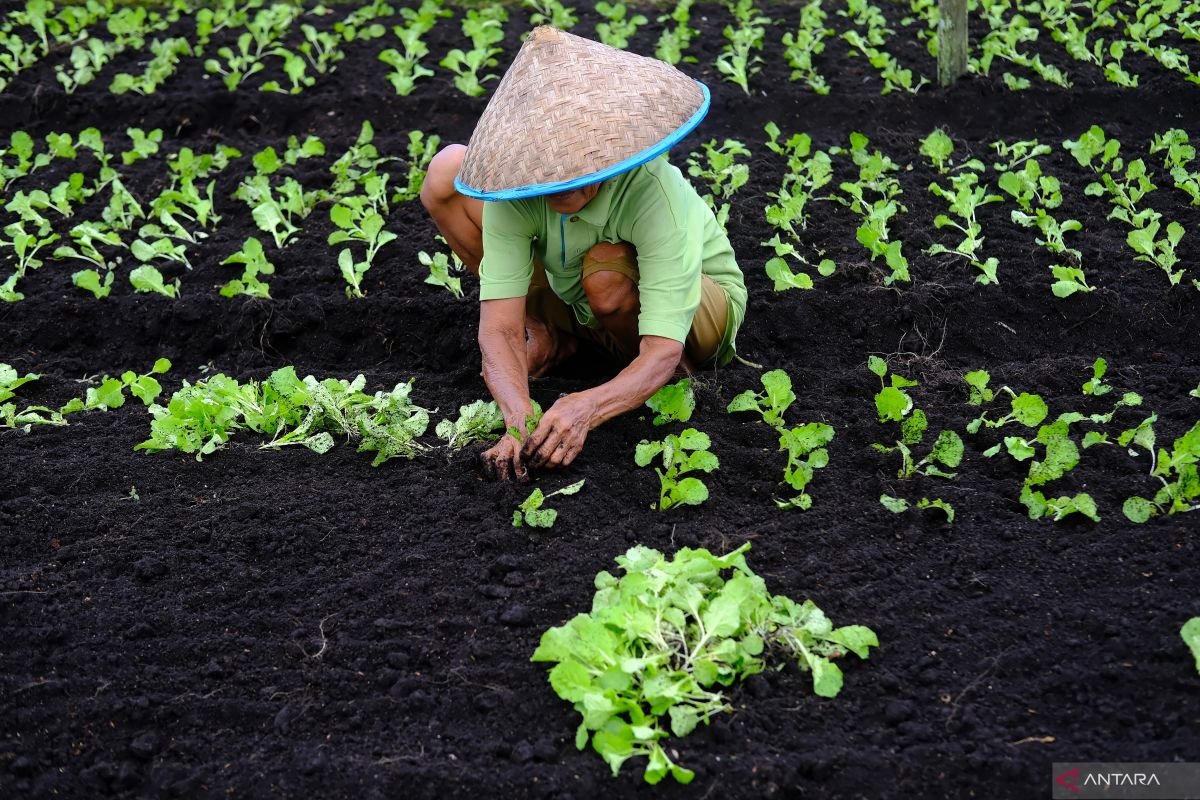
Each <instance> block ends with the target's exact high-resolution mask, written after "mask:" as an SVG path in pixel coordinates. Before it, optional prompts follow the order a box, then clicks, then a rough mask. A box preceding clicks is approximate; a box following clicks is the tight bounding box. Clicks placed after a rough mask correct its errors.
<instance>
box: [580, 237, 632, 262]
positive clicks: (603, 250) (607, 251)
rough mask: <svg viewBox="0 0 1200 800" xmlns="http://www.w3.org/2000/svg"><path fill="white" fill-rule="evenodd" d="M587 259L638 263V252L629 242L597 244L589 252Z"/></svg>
mask: <svg viewBox="0 0 1200 800" xmlns="http://www.w3.org/2000/svg"><path fill="white" fill-rule="evenodd" d="M587 258H589V259H591V260H592V261H599V262H601V263H603V262H606V261H636V260H637V251H636V250H634V248H633V245H631V244H629V243H628V242H597V243H596V244H594V245H592V247H591V249H590V250H588V251H587Z"/></svg>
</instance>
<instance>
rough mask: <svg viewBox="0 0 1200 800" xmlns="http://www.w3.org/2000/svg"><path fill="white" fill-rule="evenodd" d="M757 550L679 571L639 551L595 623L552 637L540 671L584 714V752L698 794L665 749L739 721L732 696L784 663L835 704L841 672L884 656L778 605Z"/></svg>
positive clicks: (681, 566)
mask: <svg viewBox="0 0 1200 800" xmlns="http://www.w3.org/2000/svg"><path fill="white" fill-rule="evenodd" d="M749 547H750V545H749V544H745V545H742V546H741V547H739V548H738V549H737V550H735V551H733V552H731V553H729V554H727V555H725V556H720V557H717V556H714V555H712V554H711V553H710V552H709V551H707V550H692V549H690V548H683V549H682V550H680V551H679V552H678V553H676V554H675V555H674V557H673V558H671V559H667V558H666V557H665V556H663V554H662V553H660V552H658V551H656V550H651V549H649V548H647V547H642V546H638V547H634V548H632V549H630V550H629V551H627V552H626V553H625V554H624V555H623V556H618V557H617V559H616V561H617V564H618V565H619V566H620V567H621V569H622V570H623V571H624V573H625V574H624V575H623V576H622V577H620V578H617V577H615V576H613V575H611V574H609V573H608V572H601V573H599V574H598V575H597V576H596V579H595V585H596V594H595V597H594V598H592V601H591V611H590V612H588V613H584V614H578V615H576V616H575V617H574V618H573V619H571V620H570V621H569V622H568V623H566V624H565V625H562V626H560V627H556V628H551V629H549V630H547V631H546V632H545V633H544V634H542V638H541V642H540V643H539V645H538V648H537V650H536V651H535V652H534V654H533V657H532V660H533V661H538V662H543V661H544V662H552V663H554V668H553V669H551V670H550V675H549V679H550V685H551V687H552V688H553V689H554V692H555V693H556V694H557V695H558V696H559V697H561V698H562V699H564V700H566V701H567V702H569V703H572V704H573V705H574V707H575V710H576V711H578V712H579V713H580V715H581V717H582V719H581V722H580V725H579V727H578V729H577V730H576V733H575V745H576V747H578V748H579V749H580V750H582V749H583V748H584V747H586V746H587V745H588V743H589V742H591V745H592V749H593V750H594V751H595V752H596V753H597V754H598V755H600V756H601V757H602V758H603V759H604V760H605V762H607V763H608V765H609V766H610V767H611V768H612V771H613V775H614V776H615V775H617V774H618V773H619V772H620V769H621V765H622V764H624V763H625V762H626V761H627V760H628V759H630V758H633V757H639V756H646V757H647V758H648V759H649V762H648V763H647V765H646V768H645V772H644V773H643V777H644V779H645V780H646V782H647V783H650V784H656V783H659V782H660V781H662V780H663V779H664V778H665V777H666V776H667V775H671V776H672V777H673V778H674V779H675V780H676V781H677V782H679V783H689V782H690V781H691V780H692V778H693V777H694V773H693V772H692V771H691V770H688V769H685V768H684V767H681V766H679V765H678V764H675V763H674V762H673V761H672V760H671V758H670V757H669V756H668V755H667V748H666V747H664V740H665V739H667V737H668V736H669V735H671V734H674V735H675V736H686V735H688V734H689V733H691V732H692V731H693V730H695V729H696V727H697V726H698V725H700V724H701V723H703V724H705V725H707V724H708V723H709V721H710V720H711V718H712V717H713V716H715V715H716V714H719V713H722V712H730V711H732V710H733V707H732V706H731V705H730V704H729V703H728V702H727V701H726V699H725V697H724V695H723V694H722V693H721V689H722V687H726V686H731V685H733V684H734V683H736V682H738V681H741V680H744V679H745V678H747V677H749V676H750V675H753V674H756V673H759V672H762V671H764V670H766V669H767V668H768V667H770V666H773V664H772V663H770V662H771V661H774V660H777V659H778V658H779V657H780V656H781V655H782V656H783V657H785V658H786V659H787V660H789V661H793V662H794V663H795V664H796V665H797V666H798V667H799V668H800V669H801V670H804V671H806V672H808V673H810V675H811V677H812V682H813V690H814V692H815V693H816V694H817V695H818V696H821V697H835V696H836V695H837V694H838V693H839V692H840V691H841V688H842V682H843V677H842V671H841V670H840V669H839V668H838V666H837V665H836V664H835V663H834V661H835V660H836V659H837V658H840V657H841V656H843V655H845V654H846V653H851V652H852V653H854V654H855V655H857V656H858V657H859V658H864V659H865V658H867V657H868V656H869V655H870V648H872V647H878V646H879V639H878V637H877V636H876V635H875V633H874V632H873V631H872V630H871V629H870V628H866V627H863V626H861V625H850V626H846V627H842V628H834V627H833V624H832V623H831V622H830V621H829V618H828V617H827V616H825V614H824V613H823V612H822V611H821V610H820V609H819V608H817V606H816V605H814V604H813V602H812V601H811V600H806V601H805V602H804V603H803V604H800V603H796V602H794V601H792V600H791V599H789V598H787V597H784V596H782V595H774V596H772V595H771V593H770V592H769V591H768V590H767V587H766V583H765V582H764V581H763V579H762V578H760V577H759V576H758V575H756V574H755V573H754V572H753V571H752V570H751V569H750V567H749V566H748V565H747V564H746V560H745V556H744V554H745V552H746V551H747V550H748V549H749Z"/></svg>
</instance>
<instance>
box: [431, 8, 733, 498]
mask: <svg viewBox="0 0 1200 800" xmlns="http://www.w3.org/2000/svg"><path fill="white" fill-rule="evenodd" d="M708 102H709V100H708V90H707V89H706V88H705V87H704V86H703V85H702V84H700V83H698V82H697V81H694V80H692V79H691V78H688V77H687V76H685V75H683V74H682V73H680V72H678V71H677V70H675V69H673V68H672V67H670V66H668V65H667V64H665V63H663V62H661V61H657V60H655V59H651V58H644V57H642V56H637V55H633V54H631V53H626V52H624V51H621V50H616V49H614V48H611V47H608V46H606V45H603V44H600V43H598V42H593V41H590V40H588V39H583V38H580V37H578V36H574V35H572V34H569V33H564V32H562V31H559V30H557V29H555V28H550V27H540V28H537V29H535V30H534V31H533V33H532V34H531V35H530V36H529V38H528V39H527V40H526V42H525V44H524V45H523V46H522V47H521V50H520V52H519V53H518V54H517V57H516V59H515V60H514V61H513V64H512V66H511V67H510V68H509V70H508V72H507V73H506V74H505V75H504V78H503V79H502V80H501V81H500V84H499V85H498V86H497V88H496V93H495V95H494V96H493V97H492V99H491V101H490V102H489V103H488V105H487V108H486V109H485V110H484V112H483V116H482V117H480V119H479V122H478V124H477V126H476V128H475V132H474V133H473V134H472V135H471V140H470V142H469V144H468V145H467V146H466V147H464V146H462V145H450V146H448V147H446V148H444V149H443V150H442V151H441V152H439V153H438V154H437V156H435V157H434V159H433V161H432V162H431V163H430V165H429V171H428V175H427V177H426V178H425V183H424V186H423V187H422V188H421V200H422V202H423V203H424V205H425V208H426V209H428V211H429V213H430V215H431V216H432V217H433V220H434V222H435V223H436V224H437V227H438V230H440V231H441V232H442V235H443V236H445V238H446V241H447V242H448V243H449V244H450V247H451V248H452V249H453V250H454V252H455V253H457V254H458V256H459V258H461V259H462V260H463V262H464V263H465V264H466V265H467V268H468V269H470V271H471V272H472V273H473V274H475V275H477V276H478V277H479V299H480V306H479V349H480V351H481V353H482V356H483V378H484V381H485V382H486V383H487V386H488V389H489V390H490V391H491V393H492V396H493V397H494V398H495V399H496V402H497V404H499V406H500V409H501V410H502V411H503V413H504V419H505V421H506V423H507V425H508V426H509V428H510V429H512V428H514V427H515V428H516V429H518V430H520V431H521V432H522V434H524V433H525V426H526V419H527V418H528V417H529V415H530V413H531V408H532V407H531V405H530V399H529V378H530V377H539V376H542V375H545V374H546V373H547V372H549V371H550V370H551V369H552V368H553V367H554V366H555V365H556V364H558V363H559V362H561V361H562V360H563V359H565V358H567V357H568V356H570V355H571V354H572V353H574V352H575V349H576V346H577V343H578V340H579V339H586V340H589V341H592V342H595V343H597V344H599V345H601V346H602V347H603V348H605V349H606V350H607V351H609V352H610V353H612V354H613V355H614V356H616V357H617V358H619V359H621V360H622V361H624V362H628V366H626V367H625V368H624V370H622V371H621V373H620V374H618V375H617V376H616V377H615V378H613V379H612V380H610V381H608V382H607V383H603V384H600V385H599V386H596V387H595V388H592V389H588V390H586V391H581V392H575V393H573V394H568V395H564V396H562V397H561V398H560V399H559V400H558V401H557V402H556V403H555V404H554V405H553V406H552V407H551V408H550V409H549V410H547V411H546V413H545V416H543V417H542V420H541V422H540V423H539V424H538V426H537V428H536V430H535V431H534V432H533V433H532V434H530V435H528V436H523V444H522V441H521V440H519V439H517V438H515V437H514V436H512V435H505V436H504V438H502V439H501V440H500V441H499V442H498V443H497V444H496V445H495V446H494V447H492V448H491V449H490V450H488V451H487V452H486V453H484V454H483V462H484V471H485V472H486V473H487V474H488V476H489V477H493V478H502V479H509V478H517V479H522V480H523V479H525V478H526V465H529V466H532V467H558V466H565V465H567V464H570V463H571V462H572V461H573V460H574V459H575V457H576V456H578V455H579V453H580V451H581V450H582V449H583V444H584V441H585V440H586V439H587V435H588V432H589V431H591V429H592V428H595V427H596V426H598V425H600V424H601V423H603V422H605V421H607V420H609V419H612V418H613V417H615V416H617V415H618V414H623V413H624V412H626V411H630V410H632V409H635V408H638V407H639V406H641V405H642V404H643V403H644V402H645V401H646V400H647V399H648V398H649V397H650V396H651V395H653V394H654V393H655V392H656V391H658V390H659V389H660V388H661V387H662V386H663V385H664V384H665V383H667V382H668V381H669V380H671V378H672V377H673V376H674V375H675V374H676V372H677V371H690V370H691V369H693V368H695V367H700V366H723V365H725V364H727V363H728V362H729V361H730V359H731V358H733V355H734V337H735V336H736V335H737V331H738V327H739V326H740V325H741V322H742V318H743V316H744V314H745V309H746V288H745V284H744V283H743V281H742V273H741V270H740V269H738V266H737V263H736V261H735V260H734V255H733V249H732V248H731V247H730V244H729V239H728V237H727V236H726V235H725V232H724V231H723V230H722V229H721V227H720V226H719V225H718V224H717V221H716V219H715V217H714V216H713V213H712V211H711V209H709V207H708V205H707V204H706V203H705V202H704V201H703V200H702V199H701V197H700V196H699V195H698V194H696V191H695V189H693V188H692V186H691V184H689V183H688V181H687V179H686V178H684V177H683V175H682V174H681V173H680V171H679V170H678V169H677V168H675V167H674V166H672V165H670V164H669V163H668V162H667V158H666V155H665V153H666V151H667V149H668V148H670V147H671V146H672V145H673V144H675V143H676V142H677V141H679V140H680V139H681V138H683V136H684V135H686V134H687V133H688V132H690V131H691V130H692V129H693V128H694V127H695V126H696V125H697V124H698V123H699V122H700V120H701V119H702V118H703V117H704V114H705V113H706V112H707V111H708ZM485 201H488V202H485Z"/></svg>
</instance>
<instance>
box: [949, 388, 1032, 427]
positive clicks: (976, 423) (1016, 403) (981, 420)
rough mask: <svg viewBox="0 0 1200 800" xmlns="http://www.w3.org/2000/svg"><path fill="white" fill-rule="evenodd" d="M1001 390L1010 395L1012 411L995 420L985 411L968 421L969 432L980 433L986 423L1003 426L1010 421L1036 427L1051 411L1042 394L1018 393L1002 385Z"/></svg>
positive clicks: (988, 425)
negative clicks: (988, 416)
mask: <svg viewBox="0 0 1200 800" xmlns="http://www.w3.org/2000/svg"><path fill="white" fill-rule="evenodd" d="M1000 391H1002V392H1004V393H1006V394H1007V395H1008V396H1009V398H1010V404H1011V406H1012V411H1011V412H1010V413H1008V414H1005V415H1004V416H1003V417H999V418H998V419H994V420H991V419H988V418H987V412H986V411H984V412H983V413H982V414H980V415H979V416H978V417H976V418H975V419H973V420H971V421H970V422H968V423H967V433H978V432H979V429H980V428H981V427H983V426H985V425H986V426H987V427H989V428H1001V427H1003V426H1005V425H1007V424H1009V423H1010V422H1019V423H1021V424H1022V425H1024V426H1025V427H1027V428H1035V427H1037V426H1038V425H1040V424H1041V422H1042V420H1044V419H1045V418H1046V415H1047V414H1048V413H1050V410H1049V408H1047V407H1046V401H1044V400H1042V398H1041V396H1040V395H1036V394H1029V393H1028V392H1021V394H1017V393H1016V392H1014V391H1013V390H1012V389H1010V388H1008V387H1007V386H1002V387H1000Z"/></svg>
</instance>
